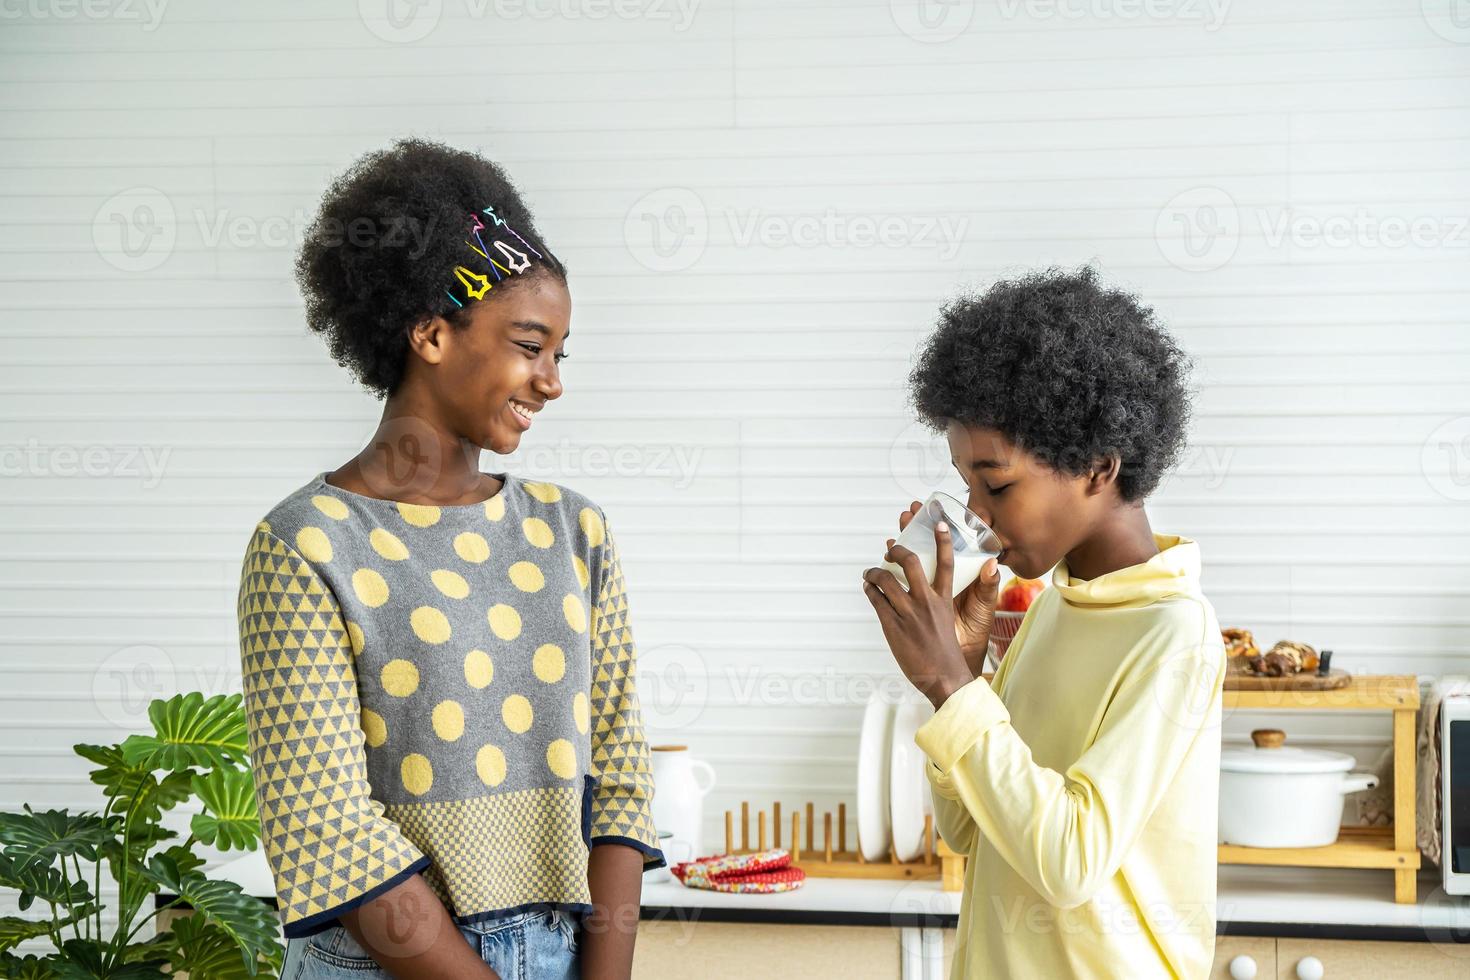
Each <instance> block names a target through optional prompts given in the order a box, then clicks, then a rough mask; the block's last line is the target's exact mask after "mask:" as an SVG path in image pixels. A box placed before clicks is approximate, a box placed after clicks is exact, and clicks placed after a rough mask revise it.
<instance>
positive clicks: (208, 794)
mask: <svg viewBox="0 0 1470 980" xmlns="http://www.w3.org/2000/svg"><path fill="white" fill-rule="evenodd" d="M193 789H194V795H195V796H197V797H199V802H201V803H203V804H204V809H205V812H204V813H196V814H195V815H194V819H193V820H192V821H190V823H189V829H190V830H192V831H193V832H194V836H195V837H197V838H199V839H200V840H201V841H203V842H204V843H206V844H209V845H211V846H213V847H217V848H219V849H220V850H222V851H229V850H237V851H253V850H255V842H256V841H257V840H259V839H260V817H259V815H258V814H257V813H256V812H255V778H254V777H253V776H252V775H251V774H250V773H249V772H248V771H246V770H244V769H213V770H211V771H210V772H208V773H205V774H204V775H202V776H201V775H198V774H195V776H194V779H193Z"/></svg>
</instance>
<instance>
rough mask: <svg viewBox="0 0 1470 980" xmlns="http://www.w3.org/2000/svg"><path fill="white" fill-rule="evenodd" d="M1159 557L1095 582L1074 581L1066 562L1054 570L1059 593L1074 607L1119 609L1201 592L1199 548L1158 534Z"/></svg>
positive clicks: (1170, 535)
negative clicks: (1113, 607) (1167, 597)
mask: <svg viewBox="0 0 1470 980" xmlns="http://www.w3.org/2000/svg"><path fill="white" fill-rule="evenodd" d="M1154 543H1155V544H1156V545H1158V548H1159V553H1158V554H1156V555H1154V556H1153V557H1152V558H1150V559H1149V560H1148V561H1146V562H1142V563H1140V564H1137V565H1129V566H1128V567H1127V568H1120V569H1117V570H1116V571H1112V572H1108V573H1107V574H1106V575H1099V576H1098V577H1097V578H1094V579H1080V578H1073V577H1072V574H1071V572H1069V571H1068V570H1067V560H1066V559H1065V558H1064V559H1062V561H1061V562H1059V563H1058V564H1057V567H1056V568H1055V569H1053V570H1052V576H1051V582H1052V585H1053V586H1055V587H1056V590H1057V592H1059V593H1060V594H1061V597H1062V598H1063V599H1064V600H1065V601H1066V602H1068V603H1071V604H1072V605H1074V606H1119V605H1131V604H1143V603H1149V602H1155V601H1157V600H1159V599H1162V598H1163V597H1165V596H1169V595H1179V594H1187V593H1198V592H1199V573H1200V556H1199V545H1198V544H1196V543H1195V542H1194V541H1192V540H1190V539H1189V538H1185V537H1181V536H1180V535H1177V534H1155V535H1154Z"/></svg>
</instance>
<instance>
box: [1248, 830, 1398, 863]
mask: <svg viewBox="0 0 1470 980" xmlns="http://www.w3.org/2000/svg"><path fill="white" fill-rule="evenodd" d="M1219 860H1220V863H1221V864H1275V865H1292V866H1295V867H1308V868H1418V867H1419V852H1418V851H1417V850H1413V851H1399V850H1396V849H1395V848H1394V842H1393V828H1392V827H1343V828H1342V831H1341V833H1340V835H1339V836H1338V838H1337V843H1335V844H1328V845H1327V846H1325V847H1241V846H1240V845H1238V844H1221V845H1220V858H1219Z"/></svg>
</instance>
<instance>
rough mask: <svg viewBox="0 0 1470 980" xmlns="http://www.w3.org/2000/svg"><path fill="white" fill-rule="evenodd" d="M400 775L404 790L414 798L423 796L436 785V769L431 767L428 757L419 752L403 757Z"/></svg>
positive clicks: (399, 770)
mask: <svg viewBox="0 0 1470 980" xmlns="http://www.w3.org/2000/svg"><path fill="white" fill-rule="evenodd" d="M398 773H399V775H401V776H402V777H403V788H404V789H406V790H408V791H409V792H410V793H412V794H413V795H414V796H423V795H424V794H425V793H427V792H428V791H429V788H430V787H432V786H433V785H434V767H433V766H431V765H429V760H428V758H427V757H425V756H422V755H419V754H418V753H417V752H410V753H409V754H408V755H406V756H404V757H403V764H402V765H400V766H399V767H398Z"/></svg>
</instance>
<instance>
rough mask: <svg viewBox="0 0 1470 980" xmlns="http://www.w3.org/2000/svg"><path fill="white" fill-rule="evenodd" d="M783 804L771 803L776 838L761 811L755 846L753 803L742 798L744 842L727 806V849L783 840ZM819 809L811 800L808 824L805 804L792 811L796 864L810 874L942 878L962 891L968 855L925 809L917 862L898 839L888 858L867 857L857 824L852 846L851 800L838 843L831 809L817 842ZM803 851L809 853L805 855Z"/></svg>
mask: <svg viewBox="0 0 1470 980" xmlns="http://www.w3.org/2000/svg"><path fill="white" fill-rule="evenodd" d="M781 824H782V821H781V804H780V803H779V802H778V803H773V804H772V805H771V821H770V826H771V827H772V828H774V835H773V840H772V843H770V844H767V843H766V827H767V823H766V811H765V810H759V811H757V813H756V846H755V847H751V846H750V802H749V801H748V800H742V801H741V802H740V846H739V847H736V846H735V814H734V811H732V810H726V811H725V850H724V853H726V854H751V853H754V852H755V851H764V850H766V849H767V848H769V847H780V846H782V845H781ZM815 824H816V812H815V808H814V806H813V805H812V803H811V802H808V803H807V804H806V820H805V823H804V824H803V821H802V811H801V810H800V809H797V810H793V811H792V812H791V846H790V847H789V848H788V850H790V852H791V863H792V864H796V865H800V866H801V869H802V870H803V871H805V872H806V873H807V874H808V875H811V876H813V877H817V878H894V879H904V880H909V881H921V880H923V879H926V878H938V879H939V881H940V885H941V888H942V889H943V890H944V891H947V892H957V891H960V890H961V889H962V888H963V887H964V881H965V856H964V855H963V854H958V853H956V852H955V851H953V850H951V849H950V847H949V845H948V844H946V843H945V842H944V839H943V838H942V837H940V836H939V835H938V834H936V833H935V832H934V817H933V816H932V815H931V814H928V813H926V814H924V854H923V856H922V857H919V858H916V859H914V860H912V861H900V860H899V859H898V855H897V853H896V852H895V850H894V847H893V838H892V836H891V835H890V836H889V839H888V848H887V851H886V856H887V859H886V860H881V861H869V860H867V859H866V858H865V857H863V851H862V841H861V839H860V838H859V837H858V834H857V831H856V829H854V831H853V837H854V840H855V841H856V846H855V847H854V848H853V850H850V851H849V850H848V849H847V804H846V803H839V804H837V839H836V846H835V847H834V846H833V838H832V811H831V810H826V811H824V812H823V814H822V846H821V847H820V848H818V847H817V846H816V840H815V838H816V834H815V831H814V827H815ZM803 826H805V829H806V846H805V848H803V847H802V828H803ZM803 853H805V854H806V855H807V856H805V857H803V856H802V855H803Z"/></svg>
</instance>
